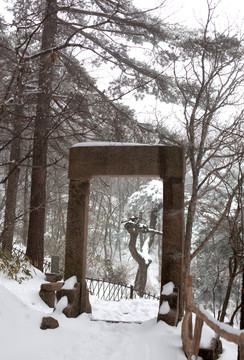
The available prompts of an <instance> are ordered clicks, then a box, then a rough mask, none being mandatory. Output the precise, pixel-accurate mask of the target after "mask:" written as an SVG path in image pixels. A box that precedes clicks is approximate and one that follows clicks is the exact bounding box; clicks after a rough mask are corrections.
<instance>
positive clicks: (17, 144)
mask: <svg viewBox="0 0 244 360" xmlns="http://www.w3.org/2000/svg"><path fill="white" fill-rule="evenodd" d="M22 93H23V86H22V80H21V76H19V77H18V79H17V96H16V101H17V103H16V105H15V109H14V129H13V134H14V138H13V140H12V143H11V150H10V165H9V169H8V172H9V175H8V184H7V192H6V205H5V214H4V226H3V231H2V233H1V242H2V249H3V251H7V252H8V253H9V254H11V253H12V248H13V237H14V227H15V218H16V200H17V193H18V184H19V173H20V169H19V161H20V156H21V131H22V127H23V125H22V120H23V119H22V118H23V104H22Z"/></svg>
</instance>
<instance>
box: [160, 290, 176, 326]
mask: <svg viewBox="0 0 244 360" xmlns="http://www.w3.org/2000/svg"><path fill="white" fill-rule="evenodd" d="M163 301H168V303H169V307H170V311H169V312H168V313H167V314H160V313H159V314H158V321H160V320H162V321H165V322H166V323H167V324H168V325H171V326H177V324H178V322H179V289H178V288H177V287H175V288H174V291H173V292H172V293H171V294H169V295H164V294H161V296H160V306H161V305H162V303H163Z"/></svg>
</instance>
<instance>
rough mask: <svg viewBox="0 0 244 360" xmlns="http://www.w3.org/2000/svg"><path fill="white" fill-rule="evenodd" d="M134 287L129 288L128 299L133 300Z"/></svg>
mask: <svg viewBox="0 0 244 360" xmlns="http://www.w3.org/2000/svg"><path fill="white" fill-rule="evenodd" d="M133 292H134V286H133V285H131V286H130V299H133Z"/></svg>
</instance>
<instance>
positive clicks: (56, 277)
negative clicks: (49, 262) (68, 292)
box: [45, 273, 64, 283]
mask: <svg viewBox="0 0 244 360" xmlns="http://www.w3.org/2000/svg"><path fill="white" fill-rule="evenodd" d="M45 275H46V280H47V281H49V282H51V283H54V282H57V281H61V280H62V279H63V277H64V274H61V273H59V274H56V273H55V274H54V273H46V274H45Z"/></svg>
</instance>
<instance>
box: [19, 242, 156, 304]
mask: <svg viewBox="0 0 244 360" xmlns="http://www.w3.org/2000/svg"><path fill="white" fill-rule="evenodd" d="M12 254H13V255H15V256H18V257H20V258H23V259H24V258H25V257H26V255H25V252H24V251H23V250H20V249H18V248H16V247H13V250H12ZM59 271H60V272H61V273H62V272H63V270H62V269H59ZM43 272H44V273H48V272H51V262H50V261H47V260H44V261H43ZM86 284H87V288H88V290H89V293H90V294H91V295H95V296H97V297H98V299H101V300H114V301H119V300H121V299H137V298H138V299H139V298H144V299H156V300H159V296H157V295H155V294H150V293H146V292H143V293H141V295H142V296H138V294H137V291H136V290H135V288H134V286H133V285H130V286H128V285H122V284H116V283H112V282H109V281H106V280H101V279H92V278H86Z"/></svg>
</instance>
